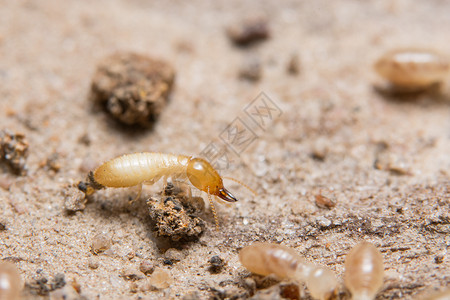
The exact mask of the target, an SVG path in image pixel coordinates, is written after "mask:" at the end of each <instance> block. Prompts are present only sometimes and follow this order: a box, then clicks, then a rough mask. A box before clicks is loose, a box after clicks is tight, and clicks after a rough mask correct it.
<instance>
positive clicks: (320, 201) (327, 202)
mask: <svg viewBox="0 0 450 300" xmlns="http://www.w3.org/2000/svg"><path fill="white" fill-rule="evenodd" d="M315 198H316V205H317V207H320V208H327V209H332V208H333V207H335V206H336V203H335V202H334V201H333V200H331V199H330V198H328V197H325V196H324V195H321V194H318V195H316V196H315Z"/></svg>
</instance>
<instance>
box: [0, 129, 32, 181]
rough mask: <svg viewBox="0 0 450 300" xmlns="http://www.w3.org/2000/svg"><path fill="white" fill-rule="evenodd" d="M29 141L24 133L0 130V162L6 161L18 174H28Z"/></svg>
mask: <svg viewBox="0 0 450 300" xmlns="http://www.w3.org/2000/svg"><path fill="white" fill-rule="evenodd" d="M27 156H28V142H27V140H26V139H25V135H24V134H23V133H15V134H14V133H12V132H10V131H9V130H0V162H4V163H5V164H6V165H8V167H9V168H10V170H11V171H12V172H13V173H14V174H16V175H25V174H26V170H27V167H26V158H27Z"/></svg>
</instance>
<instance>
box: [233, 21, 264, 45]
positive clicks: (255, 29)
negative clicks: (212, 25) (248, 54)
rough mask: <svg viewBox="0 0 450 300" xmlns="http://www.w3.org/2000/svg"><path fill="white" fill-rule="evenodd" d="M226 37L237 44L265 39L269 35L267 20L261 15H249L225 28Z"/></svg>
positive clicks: (246, 43) (247, 43)
mask: <svg viewBox="0 0 450 300" xmlns="http://www.w3.org/2000/svg"><path fill="white" fill-rule="evenodd" d="M227 34H228V37H229V38H230V39H231V40H232V41H233V42H234V43H235V44H236V45H239V46H246V45H249V44H251V43H254V42H256V41H261V40H265V39H267V38H268V37H269V35H270V30H269V25H268V21H267V19H266V18H265V17H263V16H257V15H253V16H249V17H247V18H245V19H243V20H242V21H240V22H238V23H235V24H233V25H230V26H229V27H228V28H227Z"/></svg>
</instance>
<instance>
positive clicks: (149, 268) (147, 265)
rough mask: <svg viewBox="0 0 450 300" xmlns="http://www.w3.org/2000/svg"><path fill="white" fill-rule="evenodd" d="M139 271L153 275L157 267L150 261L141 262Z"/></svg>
mask: <svg viewBox="0 0 450 300" xmlns="http://www.w3.org/2000/svg"><path fill="white" fill-rule="evenodd" d="M139 270H140V271H141V272H142V273H144V274H152V273H153V271H154V270H155V265H154V264H153V263H152V262H151V261H150V260H148V259H145V260H143V261H141V264H140V265H139Z"/></svg>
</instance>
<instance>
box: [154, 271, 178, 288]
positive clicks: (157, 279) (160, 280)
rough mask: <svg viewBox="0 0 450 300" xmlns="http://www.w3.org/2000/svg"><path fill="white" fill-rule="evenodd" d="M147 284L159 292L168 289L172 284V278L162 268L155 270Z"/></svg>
mask: <svg viewBox="0 0 450 300" xmlns="http://www.w3.org/2000/svg"><path fill="white" fill-rule="evenodd" d="M149 282H150V285H151V286H152V287H153V288H155V289H157V290H161V289H166V288H168V287H170V285H171V284H172V283H173V278H172V275H171V274H170V272H169V271H167V270H165V269H162V268H155V271H154V272H153V274H152V276H151V277H150V280H149Z"/></svg>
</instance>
